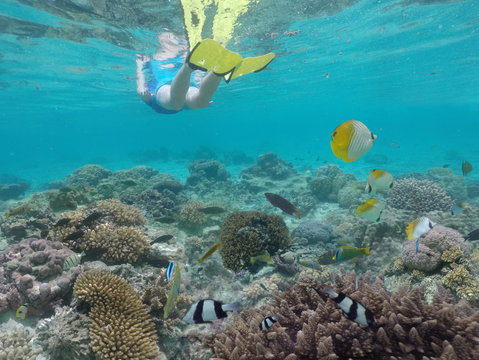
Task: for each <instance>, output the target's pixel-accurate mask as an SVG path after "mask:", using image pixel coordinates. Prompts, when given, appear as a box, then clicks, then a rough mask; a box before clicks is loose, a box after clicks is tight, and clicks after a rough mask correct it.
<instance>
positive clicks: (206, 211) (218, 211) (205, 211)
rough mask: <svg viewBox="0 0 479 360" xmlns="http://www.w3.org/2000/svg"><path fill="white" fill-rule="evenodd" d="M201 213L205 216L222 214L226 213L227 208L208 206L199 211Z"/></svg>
mask: <svg viewBox="0 0 479 360" xmlns="http://www.w3.org/2000/svg"><path fill="white" fill-rule="evenodd" d="M198 211H199V212H202V213H203V214H208V215H213V214H221V213H223V212H225V211H226V209H225V208H223V207H221V206H207V207H204V208H201V209H198Z"/></svg>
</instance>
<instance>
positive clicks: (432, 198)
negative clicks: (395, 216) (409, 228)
mask: <svg viewBox="0 0 479 360" xmlns="http://www.w3.org/2000/svg"><path fill="white" fill-rule="evenodd" d="M388 196H389V197H388V205H389V206H391V207H393V208H396V209H405V210H411V211H414V212H415V213H417V214H422V213H426V212H429V211H433V210H441V211H448V212H449V211H450V210H451V207H452V204H453V202H452V200H451V198H450V197H449V196H448V195H447V194H446V191H445V190H444V189H443V188H442V187H441V185H439V184H438V183H435V182H433V181H430V180H417V179H414V178H407V179H400V180H397V181H396V182H395V183H394V186H393V187H392V188H391V189H390V190H389V192H388Z"/></svg>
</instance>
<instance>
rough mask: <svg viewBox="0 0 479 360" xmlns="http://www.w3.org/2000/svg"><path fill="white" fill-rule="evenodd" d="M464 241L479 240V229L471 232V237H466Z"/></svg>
mask: <svg viewBox="0 0 479 360" xmlns="http://www.w3.org/2000/svg"><path fill="white" fill-rule="evenodd" d="M464 239H466V240H470V241H472V240H479V229H476V230H474V231H471V232H470V233H469V235H466V236H464Z"/></svg>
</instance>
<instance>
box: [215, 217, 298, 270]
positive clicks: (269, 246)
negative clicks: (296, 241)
mask: <svg viewBox="0 0 479 360" xmlns="http://www.w3.org/2000/svg"><path fill="white" fill-rule="evenodd" d="M221 241H222V246H221V248H220V253H221V255H222V257H223V265H224V266H225V267H226V268H227V269H230V270H234V271H236V270H240V269H245V268H248V267H249V265H250V259H251V257H252V256H256V255H260V254H262V253H264V252H265V251H268V252H269V253H270V254H271V255H273V254H275V253H276V251H278V250H279V249H284V248H286V247H287V246H288V245H289V232H288V228H287V227H286V224H285V223H284V220H283V218H282V217H281V216H278V215H267V214H264V213H261V212H257V211H251V212H235V213H232V214H230V215H228V217H227V218H226V220H225V222H224V223H223V227H222V228H221Z"/></svg>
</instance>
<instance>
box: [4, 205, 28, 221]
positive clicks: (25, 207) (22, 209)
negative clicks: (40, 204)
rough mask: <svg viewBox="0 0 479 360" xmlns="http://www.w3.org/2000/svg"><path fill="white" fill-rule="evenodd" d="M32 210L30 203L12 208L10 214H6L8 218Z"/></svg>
mask: <svg viewBox="0 0 479 360" xmlns="http://www.w3.org/2000/svg"><path fill="white" fill-rule="evenodd" d="M30 210H31V207H30V206H28V205H22V206H19V207H17V208H15V209H13V210H11V211H10V212H9V213H8V214H5V217H6V218H7V219H8V218H9V217H10V216H15V215H20V214H25V213H27V212H29V211H30Z"/></svg>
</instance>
